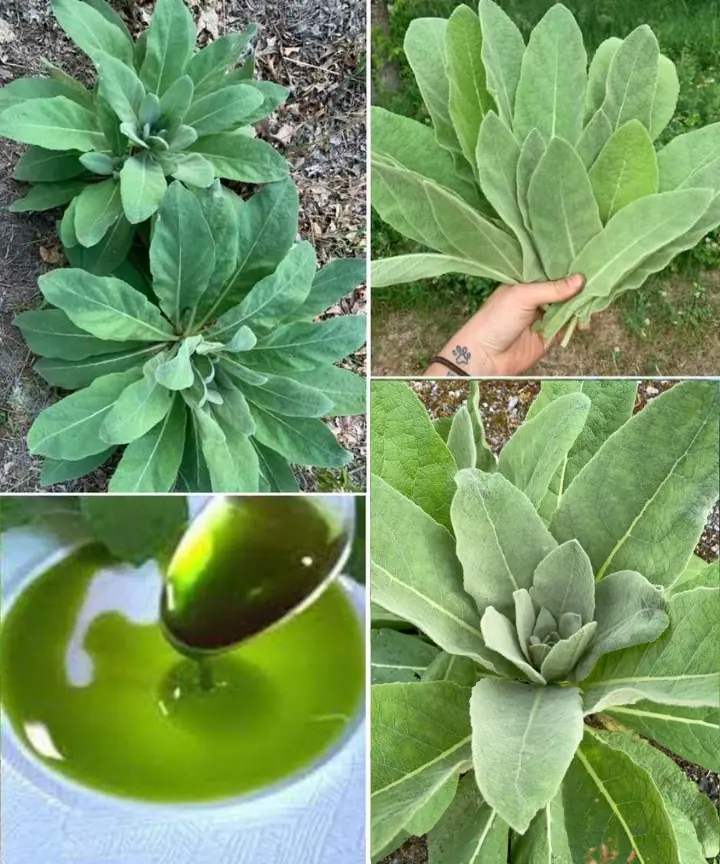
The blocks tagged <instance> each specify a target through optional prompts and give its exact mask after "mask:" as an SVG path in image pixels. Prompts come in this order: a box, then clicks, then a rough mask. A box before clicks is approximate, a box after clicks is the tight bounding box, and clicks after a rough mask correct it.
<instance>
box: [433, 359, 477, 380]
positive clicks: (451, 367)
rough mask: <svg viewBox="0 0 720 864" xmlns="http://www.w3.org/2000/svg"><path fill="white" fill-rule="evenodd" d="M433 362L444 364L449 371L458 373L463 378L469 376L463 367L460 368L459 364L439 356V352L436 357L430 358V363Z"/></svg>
mask: <svg viewBox="0 0 720 864" xmlns="http://www.w3.org/2000/svg"><path fill="white" fill-rule="evenodd" d="M433 363H439V364H440V365H441V366H444V367H445V368H446V369H449V370H450V371H451V372H454V373H455V374H456V375H460V376H462V377H463V378H470V373H469V372H466V371H465V370H464V369H461V368H460V367H459V366H456V365H455V364H454V363H453V362H452V360H448V359H447V358H445V357H441V356H440V355H439V354H438V356H437V357H431V358H430V365H431V366H432V364H433Z"/></svg>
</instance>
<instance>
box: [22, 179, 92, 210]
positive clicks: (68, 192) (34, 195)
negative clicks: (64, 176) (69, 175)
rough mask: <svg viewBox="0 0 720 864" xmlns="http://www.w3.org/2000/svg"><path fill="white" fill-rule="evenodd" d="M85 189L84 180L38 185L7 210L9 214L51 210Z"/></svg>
mask: <svg viewBox="0 0 720 864" xmlns="http://www.w3.org/2000/svg"><path fill="white" fill-rule="evenodd" d="M85 188H86V181H85V180H61V181H60V182H59V183H38V184H37V185H36V186H33V187H32V188H31V189H30V191H29V192H28V193H27V195H26V196H25V197H24V198H18V199H17V201H13V203H12V204H11V205H10V207H9V208H8V210H9V211H10V212H11V213H27V212H32V211H36V212H37V211H42V210H52V208H53V207H60V206H61V205H63V204H67V203H68V202H69V201H71V200H72V199H73V198H74V197H75V196H76V195H79V194H80V193H81V192H82V191H83V190H84V189H85Z"/></svg>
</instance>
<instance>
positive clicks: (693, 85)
mask: <svg viewBox="0 0 720 864" xmlns="http://www.w3.org/2000/svg"><path fill="white" fill-rule="evenodd" d="M499 2H500V5H501V6H502V7H503V8H504V9H505V11H506V12H508V14H510V15H511V17H512V18H513V20H514V21H515V22H516V23H517V25H518V26H519V27H520V29H521V30H522V31H523V35H524V36H525V38H526V39H527V36H528V34H529V33H530V31H531V30H532V28H533V27H534V26H535V24H536V23H537V22H538V21H539V19H540V18H541V17H542V16H543V15H544V13H545V12H546V11H547V10H548V9H549V8H550V6H552V5H553V2H554V0H499ZM564 2H565V5H566V6H568V8H569V9H570V10H571V11H572V12H573V14H574V15H575V17H576V18H577V20H578V23H579V24H580V27H581V28H582V31H583V36H584V38H585V45H586V47H587V49H588V53H589V54H592V52H594V50H595V49H596V48H597V46H598V45H599V44H600V42H602V41H603V40H604V39H607V38H608V37H609V36H621V37H623V36H626V35H627V34H628V33H629V32H630V31H631V30H633V29H634V28H635V27H637V26H639V25H640V24H649V25H650V26H651V27H652V29H653V31H654V32H655V34H656V36H657V37H658V40H659V42H660V48H661V50H662V51H663V52H664V53H665V54H667V55H668V56H669V57H670V58H671V59H672V60H673V61H674V62H675V63H676V65H677V68H678V77H679V78H680V98H679V100H678V106H677V111H676V114H675V117H674V118H673V120H672V122H671V123H670V125H669V126H668V129H667V130H666V131H665V132H664V133H663V135H662V137H661V139H660V141H659V142H658V143H659V144H660V145H662V144H664V143H666V142H667V141H668V140H670V139H671V138H674V137H675V136H677V135H681V134H682V133H684V132H689V131H691V130H693V129H698V128H700V127H701V126H705V125H707V124H709V123H713V122H716V121H717V120H718V118H720V0H644V2H643V3H639V2H637V0H598V2H592V0H564ZM457 5H458V3H457V2H456V0H394V2H393V3H392V5H391V6H390V7H389V24H390V32H389V33H385V32H383V31H381V30H380V29H379V28H377V27H375V28H374V29H373V33H372V46H373V50H372V73H373V85H374V86H373V102H374V103H375V104H376V105H380V106H382V107H383V108H386V109H387V110H389V111H394V112H395V113H397V114H403V115H405V116H407V117H412V118H414V119H416V120H419V121H421V122H425V123H428V122H429V120H428V116H427V112H426V110H425V108H424V106H423V103H422V99H421V98H420V92H419V90H418V87H417V84H416V83H415V79H414V77H413V75H412V72H411V70H410V67H409V65H408V64H407V62H406V60H405V57H404V54H403V51H402V42H403V38H404V35H405V31H406V30H407V28H408V25H409V24H410V22H411V21H412V20H413V19H414V18H419V17H424V16H428V17H442V18H448V17H449V16H450V14H451V13H452V10H453V9H454V8H455V7H456V6H457ZM469 5H471V6H473V5H474V2H473V3H471V4H469ZM388 63H394V64H396V66H397V68H398V71H399V76H400V87H399V88H397V89H396V90H389V89H387V88H384V87H383V85H382V83H381V80H380V72H381V70H382V69H384V68H385V66H386V65H387V64H388ZM421 248H422V247H419V246H417V245H416V244H414V243H413V242H412V241H409V240H407V239H406V238H404V237H402V236H401V235H400V234H398V233H397V232H396V231H394V230H393V229H392V228H390V226H388V225H386V224H385V223H384V222H382V220H381V219H379V217H378V216H377V215H376V214H375V213H374V212H373V215H372V254H373V257H374V258H381V257H389V256H391V255H402V254H407V253H408V252H413V251H419V250H420V249H421ZM718 268H720V231H716V232H714V233H713V234H711V235H709V237H708V238H707V239H706V240H705V241H704V242H702V243H700V244H699V245H698V246H697V247H696V248H695V249H692V250H690V251H689V252H686V253H684V254H683V255H681V256H679V257H678V258H677V259H675V261H673V263H672V264H671V265H670V267H668V268H667V269H666V270H665V271H663V272H662V273H661V274H658V276H657V277H655V278H654V279H653V280H651V281H650V282H648V283H647V284H646V285H645V286H644V287H643V288H642V289H641V290H640V291H636V292H632V295H633V296H632V297H630V298H628V297H627V296H626V297H625V298H622V300H621V306H620V308H621V311H622V317H623V320H624V322H625V324H626V326H627V327H628V329H630V330H631V331H632V332H638V333H639V332H640V331H641V330H642V329H643V328H642V326H640V325H641V322H643V321H645V320H646V319H647V318H648V317H651V318H652V320H653V321H654V322H659V321H665V322H666V323H667V324H669V325H675V326H679V325H680V324H684V322H686V321H687V320H695V318H696V316H697V314H698V313H697V309H696V308H695V306H696V304H695V302H694V301H693V300H690V301H688V300H684V301H683V304H684V305H683V307H682V308H679V309H674V307H673V311H671V309H670V305H671V304H669V301H667V299H666V298H664V297H663V295H662V290H663V285H664V284H665V283H666V282H668V281H671V280H674V279H677V278H678V277H681V278H684V279H687V280H690V281H697V280H698V279H699V277H700V274H701V272H702V271H703V270H713V269H718ZM493 288H494V285H493V283H491V282H489V281H488V280H484V279H473V278H470V277H467V276H460V275H448V276H444V277H442V278H440V279H437V280H434V281H433V283H432V291H429V290H428V283H427V282H425V283H414V284H408V285H398V286H391V287H388V288H377V289H375V291H374V298H375V300H376V301H379V302H380V303H382V304H383V305H384V306H385V307H386V308H388V309H408V308H418V307H420V308H427V309H442V308H443V307H444V306H445V305H446V304H447V303H448V302H450V301H452V302H454V303H458V301H460V302H465V303H466V304H467V306H468V307H469V308H471V309H475V308H477V307H478V306H479V305H480V304H481V303H482V302H483V301H484V300H485V299H486V297H487V296H489V294H490V293H491V292H492V290H493ZM635 295H637V296H635ZM688 304H690V307H692V308H685V307H686V306H687V305H688Z"/></svg>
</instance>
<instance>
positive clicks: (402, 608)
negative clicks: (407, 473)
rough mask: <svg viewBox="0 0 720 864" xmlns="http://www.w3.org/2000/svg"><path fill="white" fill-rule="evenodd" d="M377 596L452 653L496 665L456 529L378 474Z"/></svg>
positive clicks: (374, 517) (374, 516) (374, 505)
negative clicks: (465, 581) (466, 579)
mask: <svg viewBox="0 0 720 864" xmlns="http://www.w3.org/2000/svg"><path fill="white" fill-rule="evenodd" d="M370 502H371V523H372V526H373V542H372V548H371V556H372V565H371V566H372V574H373V587H372V591H373V598H374V599H375V601H377V602H378V603H380V605H381V606H383V607H384V608H385V609H388V610H389V611H390V612H394V613H395V614H396V615H401V616H402V618H403V619H404V620H407V621H410V622H411V623H412V624H414V625H415V626H416V627H418V628H419V629H420V630H421V631H422V632H423V633H426V634H427V635H428V636H429V637H430V638H431V639H432V640H433V642H434V643H435V644H437V645H438V646H439V647H440V648H442V649H443V650H444V651H448V652H449V653H451V654H463V655H466V656H468V657H473V658H474V659H476V660H477V661H478V662H480V663H482V664H483V666H488V664H489V665H490V668H491V669H493V668H494V666H493V657H494V655H493V656H491V655H490V652H488V651H487V649H486V648H485V643H484V640H483V638H482V633H481V631H480V616H479V615H478V612H477V610H476V609H475V606H474V604H473V603H472V601H471V599H470V597H468V595H467V594H465V592H464V591H463V587H462V572H461V570H460V566H459V563H458V560H457V558H456V556H455V544H454V542H453V538H452V535H451V534H450V532H449V531H448V530H447V529H446V528H444V527H443V526H442V525H439V524H438V523H437V522H435V521H434V520H433V519H432V518H431V517H430V516H428V515H427V513H425V512H424V511H423V510H421V509H420V508H419V507H418V506H417V505H416V504H414V503H413V502H412V501H410V500H408V499H407V498H405V497H404V496H403V495H402V494H401V493H400V492H398V491H397V490H396V489H393V488H392V487H391V486H389V485H388V484H387V483H386V482H385V481H384V480H382V479H381V478H380V477H377V476H375V475H373V478H372V485H371V498H370Z"/></svg>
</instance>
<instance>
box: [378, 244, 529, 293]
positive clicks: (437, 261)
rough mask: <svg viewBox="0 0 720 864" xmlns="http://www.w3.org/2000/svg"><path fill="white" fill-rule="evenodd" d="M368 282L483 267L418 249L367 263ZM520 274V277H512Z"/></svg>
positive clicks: (478, 272) (474, 271) (478, 271)
mask: <svg viewBox="0 0 720 864" xmlns="http://www.w3.org/2000/svg"><path fill="white" fill-rule="evenodd" d="M370 272H371V274H372V284H373V285H374V286H375V287H376V288H384V287H386V286H387V285H401V284H403V283H405V282H416V281H417V280H418V279H436V278H437V277H438V276H444V275H445V274H447V273H466V274H467V275H468V276H484V275H485V273H486V271H485V270H484V268H483V267H481V266H480V265H479V264H474V263H473V262H472V261H467V260H466V259H465V258H460V257H452V256H451V255H433V254H430V253H427V252H426V253H420V254H415V255H397V256H395V257H394V258H380V259H378V260H377V261H373V262H372V263H371V269H370ZM515 278H520V277H515Z"/></svg>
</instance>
